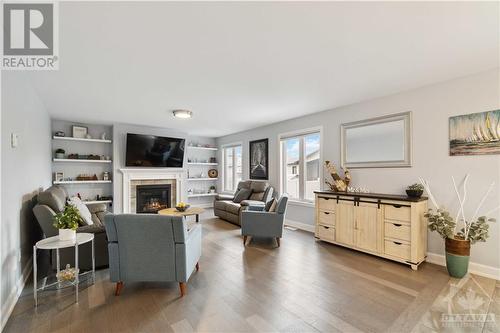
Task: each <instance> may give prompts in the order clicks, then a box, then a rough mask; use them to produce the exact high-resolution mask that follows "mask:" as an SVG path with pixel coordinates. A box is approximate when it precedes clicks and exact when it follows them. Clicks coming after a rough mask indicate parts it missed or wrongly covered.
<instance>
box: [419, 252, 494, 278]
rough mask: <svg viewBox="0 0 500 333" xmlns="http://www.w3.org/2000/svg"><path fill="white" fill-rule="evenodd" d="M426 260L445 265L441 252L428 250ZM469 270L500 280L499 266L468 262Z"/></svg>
mask: <svg viewBox="0 0 500 333" xmlns="http://www.w3.org/2000/svg"><path fill="white" fill-rule="evenodd" d="M426 261H427V262H430V263H431V264H436V265H440V266H446V257H445V256H444V255H442V254H436V253H430V252H428V253H427V259H426ZM469 272H471V273H472V274H476V275H480V276H484V277H487V278H490V279H495V280H500V268H496V267H492V266H486V265H482V264H478V263H475V262H470V263H469Z"/></svg>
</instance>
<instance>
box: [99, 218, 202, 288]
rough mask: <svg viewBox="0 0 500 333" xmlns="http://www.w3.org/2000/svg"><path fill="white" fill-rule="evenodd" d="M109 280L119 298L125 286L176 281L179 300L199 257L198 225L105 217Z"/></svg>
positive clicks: (179, 221) (162, 219) (158, 220)
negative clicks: (114, 283) (178, 287)
mask: <svg viewBox="0 0 500 333" xmlns="http://www.w3.org/2000/svg"><path fill="white" fill-rule="evenodd" d="M104 223H105V226H106V232H107V234H108V240H109V243H108V251H109V276H110V279H111V281H112V282H116V292H115V295H117V296H118V295H120V292H121V289H122V287H123V284H124V283H126V282H143V281H144V282H146V281H162V282H164V281H176V282H179V286H180V290H181V296H184V294H185V293H186V291H187V287H186V283H187V281H188V280H189V277H190V276H191V274H192V273H193V271H194V270H195V269H196V270H198V269H199V265H198V261H199V259H200V256H201V225H199V224H198V223H194V224H191V225H190V226H189V227H188V224H187V223H185V222H184V221H183V218H182V217H180V216H165V215H156V214H119V215H114V214H108V215H106V218H105V222H104Z"/></svg>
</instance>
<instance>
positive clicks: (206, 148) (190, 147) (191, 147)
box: [187, 146, 219, 151]
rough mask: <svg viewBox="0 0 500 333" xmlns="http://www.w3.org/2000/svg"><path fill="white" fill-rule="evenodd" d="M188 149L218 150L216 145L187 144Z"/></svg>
mask: <svg viewBox="0 0 500 333" xmlns="http://www.w3.org/2000/svg"><path fill="white" fill-rule="evenodd" d="M187 147H188V149H199V150H214V151H215V150H219V148H216V147H196V146H187Z"/></svg>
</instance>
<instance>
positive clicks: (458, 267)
mask: <svg viewBox="0 0 500 333" xmlns="http://www.w3.org/2000/svg"><path fill="white" fill-rule="evenodd" d="M468 178H469V175H467V176H465V178H464V180H463V191H462V194H460V192H459V190H458V187H457V185H456V182H455V179H454V178H453V177H452V181H453V186H454V190H455V193H456V195H457V198H458V202H459V209H458V212H457V213H456V216H455V217H453V216H452V215H450V213H449V212H448V211H447V210H446V209H444V208H440V206H439V205H438V204H437V202H436V200H435V198H434V196H433V195H432V192H431V189H430V186H429V183H428V182H427V181H425V180H423V179H421V183H422V185H423V187H424V188H425V190H426V192H427V194H428V196H429V199H430V200H431V202H432V204H433V205H434V206H435V207H436V208H435V209H429V210H428V212H427V213H426V214H425V215H424V216H425V217H426V218H427V219H428V220H429V229H430V230H431V231H436V232H437V233H438V234H439V235H440V236H441V237H442V238H444V240H445V252H446V268H447V270H448V273H449V274H450V276H452V277H455V278H462V277H464V276H465V274H467V271H468V269H469V258H470V246H471V244H474V243H476V242H485V241H486V239H487V238H488V237H489V235H488V229H489V224H488V223H489V222H495V219H494V218H489V217H488V216H489V215H490V214H492V213H493V212H494V211H496V210H498V209H499V208H500V206H498V207H496V208H494V209H492V210H490V211H488V212H487V213H485V214H482V215H479V211H480V210H481V208H482V206H483V204H484V202H485V201H486V198H487V197H488V196H489V194H490V192H491V190H492V189H493V186H494V183H492V184H491V185H490V187H489V188H488V190H487V191H486V193H485V194H484V195H483V197H482V199H481V200H480V201H479V204H478V206H477V208H476V210H475V212H474V214H473V215H471V216H470V217H469V218H467V217H466V216H465V213H464V204H465V200H466V198H467V180H468ZM459 224H460V225H461V226H462V227H461V228H460V229H459Z"/></svg>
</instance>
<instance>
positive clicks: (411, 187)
mask: <svg viewBox="0 0 500 333" xmlns="http://www.w3.org/2000/svg"><path fill="white" fill-rule="evenodd" d="M406 189H407V190H412V191H423V190H424V185H422V184H419V183H415V184H412V185H408V186H407V187H406Z"/></svg>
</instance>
